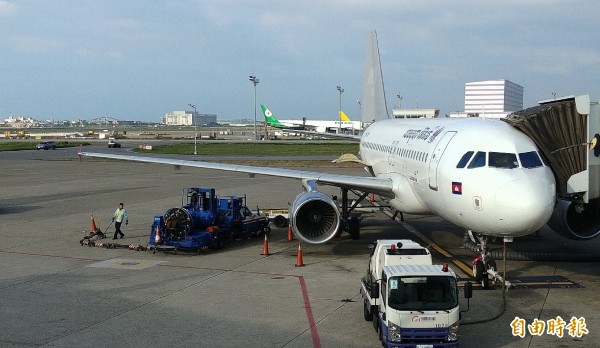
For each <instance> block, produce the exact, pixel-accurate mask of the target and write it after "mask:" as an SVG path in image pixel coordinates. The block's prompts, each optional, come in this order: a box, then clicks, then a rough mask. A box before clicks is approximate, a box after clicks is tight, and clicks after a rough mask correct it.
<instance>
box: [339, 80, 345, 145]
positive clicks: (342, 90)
mask: <svg viewBox="0 0 600 348" xmlns="http://www.w3.org/2000/svg"><path fill="white" fill-rule="evenodd" d="M337 90H338V92H340V110H339V112H338V118H339V121H340V123H339V125H338V134H342V93H344V89H343V88H342V87H341V86H339V85H338V86H337Z"/></svg>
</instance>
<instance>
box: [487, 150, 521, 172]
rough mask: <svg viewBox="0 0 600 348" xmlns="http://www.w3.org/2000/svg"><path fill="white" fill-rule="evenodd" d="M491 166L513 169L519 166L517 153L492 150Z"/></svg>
mask: <svg viewBox="0 0 600 348" xmlns="http://www.w3.org/2000/svg"><path fill="white" fill-rule="evenodd" d="M490 167H495V168H505V169H513V168H518V167H519V162H517V155H516V154H514V153H506V152H490Z"/></svg>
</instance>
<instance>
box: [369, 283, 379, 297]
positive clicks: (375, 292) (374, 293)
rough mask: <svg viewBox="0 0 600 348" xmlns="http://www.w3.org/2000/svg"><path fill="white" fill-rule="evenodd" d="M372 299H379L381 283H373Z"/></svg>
mask: <svg viewBox="0 0 600 348" xmlns="http://www.w3.org/2000/svg"><path fill="white" fill-rule="evenodd" d="M370 292H371V293H370V295H371V298H379V283H378V282H371V291H370Z"/></svg>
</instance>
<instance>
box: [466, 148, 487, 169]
mask: <svg viewBox="0 0 600 348" xmlns="http://www.w3.org/2000/svg"><path fill="white" fill-rule="evenodd" d="M480 167H485V152H482V151H478V152H477V153H476V154H475V156H474V157H473V160H471V163H469V166H468V167H467V168H469V169H472V168H480Z"/></svg>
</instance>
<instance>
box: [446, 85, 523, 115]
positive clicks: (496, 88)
mask: <svg viewBox="0 0 600 348" xmlns="http://www.w3.org/2000/svg"><path fill="white" fill-rule="evenodd" d="M522 109H523V87H522V86H520V85H518V84H516V83H514V82H511V81H508V80H488V81H477V82H467V83H465V111H464V113H463V112H456V113H452V114H451V115H450V116H451V117H460V116H480V117H496V118H500V117H505V116H507V115H508V114H510V113H512V112H514V111H519V110H522Z"/></svg>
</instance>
